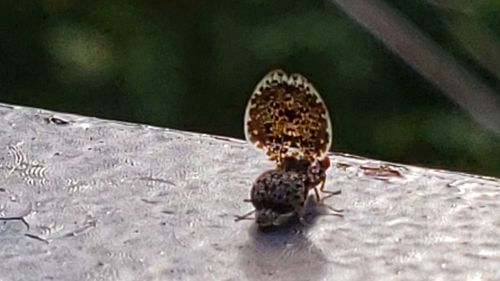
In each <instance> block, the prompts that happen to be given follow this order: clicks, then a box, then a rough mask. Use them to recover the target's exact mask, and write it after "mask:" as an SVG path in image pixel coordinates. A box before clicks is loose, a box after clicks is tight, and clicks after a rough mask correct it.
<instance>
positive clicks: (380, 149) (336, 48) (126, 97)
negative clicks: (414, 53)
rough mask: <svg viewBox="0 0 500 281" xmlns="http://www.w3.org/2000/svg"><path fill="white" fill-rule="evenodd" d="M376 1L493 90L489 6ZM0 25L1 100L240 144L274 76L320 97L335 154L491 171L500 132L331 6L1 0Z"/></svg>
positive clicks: (496, 30)
mask: <svg viewBox="0 0 500 281" xmlns="http://www.w3.org/2000/svg"><path fill="white" fill-rule="evenodd" d="M385 2H386V3H387V4H388V5H390V7H392V8H393V9H395V10H397V11H398V12H399V13H400V14H401V15H403V16H404V17H405V18H406V19H408V20H410V21H411V22H413V23H414V24H415V25H416V26H417V27H418V28H419V29H420V30H421V31H422V32H423V33H424V34H425V35H426V36H428V37H429V38H430V39H431V40H433V41H434V42H436V43H437V44H439V46H441V47H442V48H443V49H444V50H445V51H446V52H448V53H449V54H451V55H452V56H453V57H454V58H455V59H456V60H458V62H459V63H460V64H462V65H463V66H464V67H465V68H466V69H467V70H468V71H470V72H471V73H472V74H473V75H475V76H477V78H478V79H480V81H481V82H482V83H484V84H485V85H487V86H488V87H490V88H491V89H493V91H494V93H495V94H496V95H497V96H498V95H499V93H500V81H499V75H498V73H496V72H495V67H496V70H498V66H495V65H493V70H492V68H491V67H488V65H485V64H484V62H481V60H480V59H478V58H480V57H481V56H482V57H483V58H484V57H488V56H489V55H491V56H494V55H495V54H496V55H498V52H500V49H497V50H495V49H494V47H498V46H500V45H499V44H500V1H498V0H476V1H461V0H454V1H446V0H442V1H438V0H432V1H431V0H427V1H425V0H391V1H385ZM0 29H1V39H0V56H1V58H0V102H6V103H12V104H19V105H28V106H35V107H42V108H47V109H52V110H57V111H64V112H73V113H79V114H84V115H90V116H98V117H103V118H109V119H118V120H126V121H132V122H140V123H147V124H152V125H158V126H163V127H169V128H176V129H181V130H189V131H196V132H204V133H211V134H218V135H224V136H232V137H237V138H243V130H242V122H243V113H244V109H245V105H246V102H247V99H248V98H249V96H250V94H251V92H252V90H253V87H254V86H255V84H256V83H257V82H258V81H259V79H260V78H261V77H262V76H263V75H264V74H265V73H266V72H267V71H269V70H271V69H273V68H282V69H284V70H286V71H287V72H299V73H302V74H304V75H305V76H306V77H308V78H309V80H311V81H312V82H313V83H314V85H315V86H316V88H317V89H318V91H319V92H320V94H321V95H322V96H323V98H324V99H325V101H326V102H327V104H328V106H329V109H330V112H331V115H332V119H333V120H332V121H333V125H334V146H333V150H334V151H340V152H347V153H353V154H358V155H364V156H367V157H373V158H377V159H381V160H389V161H396V162H402V163H408V164H417V165H422V166H427V167H440V168H446V169H454V170H462V171H467V172H473V173H479V174H486V175H493V176H497V177H498V176H500V157H499V156H500V137H499V136H498V135H495V134H494V133H492V132H491V131H488V130H486V129H485V128H483V127H482V126H481V125H480V124H478V123H477V122H476V121H475V120H473V119H472V118H471V117H470V116H469V115H468V114H467V113H466V112H465V111H464V110H463V109H462V108H460V107H459V106H457V105H456V104H455V103H454V102H453V101H452V100H450V99H449V98H448V97H447V96H445V95H443V93H441V92H440V90H439V89H438V88H436V87H435V86H434V85H433V84H432V83H430V82H429V81H426V80H425V79H424V78H422V76H420V75H419V74H418V73H417V72H415V71H414V70H413V69H412V67H411V66H409V65H407V64H405V63H404V61H403V60H401V59H400V58H399V57H398V56H397V55H395V54H393V53H392V52H391V51H390V50H388V49H387V48H386V47H385V45H384V44H383V43H382V42H381V41H380V40H378V39H377V38H376V37H374V36H373V35H372V34H371V33H369V32H368V31H367V30H366V29H364V28H363V27H362V26H361V25H359V24H358V23H357V22H356V21H354V20H353V19H352V18H350V17H348V16H347V15H346V14H345V13H344V11H342V10H341V9H340V8H339V7H338V6H336V5H335V4H334V3H332V2H330V1H312V0H301V1H298V0H297V1H282V0H277V1H264V0H254V1H230V0H224V1H223V0H211V1H202V0H200V1H194V0H186V1H153V0H142V1H131V0H130V1H126V0H123V1H122V0H120V1H118V0H108V1H77V0H39V1H27V0H26V1H25V0H2V1H0ZM477 30H479V31H480V33H478V32H477ZM495 52H496V53H495Z"/></svg>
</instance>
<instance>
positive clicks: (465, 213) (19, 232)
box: [0, 105, 500, 281]
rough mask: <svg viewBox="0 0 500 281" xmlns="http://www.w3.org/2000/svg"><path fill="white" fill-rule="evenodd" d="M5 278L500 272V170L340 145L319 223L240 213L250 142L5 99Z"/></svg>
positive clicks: (0, 242) (453, 276)
mask: <svg viewBox="0 0 500 281" xmlns="http://www.w3.org/2000/svg"><path fill="white" fill-rule="evenodd" d="M0 116H1V118H0V179H1V180H0V218H1V220H0V280H1V281H6V280H9V281H10V280H500V219H499V218H500V217H499V215H500V181H499V180H498V179H493V178H484V177H479V176H474V175H467V174H460V173H454V172H448V171H439V170H431V169H423V168H417V167H410V166H404V165H395V164H387V163H383V162H379V161H374V160H370V159H365V158H360V157H355V156H349V155H341V154H332V155H331V160H332V163H333V167H332V168H331V169H330V170H329V172H328V179H327V185H326V186H327V188H328V189H330V190H335V189H339V188H340V189H342V194H341V195H340V196H336V197H333V198H331V199H329V201H327V202H328V204H330V205H332V206H334V207H339V208H343V209H344V213H345V214H344V215H345V216H344V217H343V218H339V217H335V216H328V215H326V214H325V212H323V211H322V210H323V209H324V208H321V206H318V205H315V204H313V203H311V204H310V207H309V208H308V210H309V211H310V214H309V216H308V219H309V221H310V225H309V226H302V225H300V224H298V223H296V222H292V223H290V224H288V225H286V226H284V227H282V228H279V229H276V230H274V231H270V232H262V231H259V230H258V229H257V228H256V227H255V224H254V223H253V221H242V222H237V223H236V222H234V218H233V215H235V214H243V213H245V212H246V211H248V210H250V209H251V205H250V204H248V203H244V202H243V199H245V198H248V196H249V192H250V187H251V184H252V182H253V180H254V179H255V178H256V177H257V176H258V175H259V174H260V173H261V172H263V171H265V170H266V169H269V168H271V167H272V163H269V162H268V161H267V160H266V159H265V157H264V155H263V154H262V153H260V152H259V151H256V150H254V149H253V148H252V146H251V145H249V144H246V143H245V142H244V141H240V140H234V139H227V138H221V137H215V136H208V135H200V134H195V133H187V132H180V131H175V130H168V129H162V128H155V127H149V126H143V125H137V124H126V123H120V122H114V121H104V120H100V119H96V118H88V117H81V116H76V115H69V114H60V113H54V112H49V111H45V110H38V109H32V108H25V107H16V106H9V105H0Z"/></svg>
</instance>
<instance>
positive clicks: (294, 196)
mask: <svg viewBox="0 0 500 281" xmlns="http://www.w3.org/2000/svg"><path fill="white" fill-rule="evenodd" d="M244 127H245V136H246V139H247V140H248V141H249V142H251V143H253V144H254V145H255V146H256V147H258V148H260V149H262V150H264V151H265V153H266V154H267V156H268V158H269V159H270V160H272V161H275V163H276V169H273V170H269V171H267V172H264V173H263V174H262V175H260V176H259V177H258V178H257V180H256V181H255V183H254V185H253V186H252V190H251V199H250V201H251V202H252V204H253V205H254V207H255V211H252V212H250V213H248V214H246V215H244V216H241V217H239V219H243V218H246V217H247V216H249V215H251V214H252V213H253V212H255V214H256V222H257V224H258V225H259V226H270V225H279V224H281V223H282V222H283V221H285V220H286V218H288V217H290V216H291V215H293V214H297V215H298V217H299V219H301V220H302V219H303V217H304V205H305V202H306V200H307V197H308V194H309V191H310V190H311V189H313V190H314V191H315V194H316V199H317V200H318V201H320V197H319V193H318V191H317V186H318V185H320V184H321V188H320V190H321V191H322V192H326V193H329V194H330V196H331V195H334V194H338V193H340V191H338V192H329V191H326V190H324V183H325V179H326V170H327V169H328V168H329V166H330V161H329V158H328V157H327V156H326V152H327V151H328V150H329V148H330V145H331V140H332V127H331V122H330V117H329V115H328V110H327V108H326V105H325V103H324V102H323V100H322V99H321V97H320V96H319V94H318V92H317V91H316V90H315V88H314V87H313V85H312V84H311V83H309V82H308V81H307V79H306V78H304V77H303V76H302V75H300V74H291V75H287V74H286V73H285V72H284V71H282V70H274V71H271V72H269V73H268V74H267V75H266V76H264V78H262V80H261V81H260V82H259V83H258V84H257V87H256V88H255V90H254V92H253V94H252V96H251V97H250V100H249V102H248V105H247V109H246V112H245V124H244ZM328 197H329V196H328ZM332 209H333V208H332ZM333 210H335V209H333ZM335 211H339V210H335Z"/></svg>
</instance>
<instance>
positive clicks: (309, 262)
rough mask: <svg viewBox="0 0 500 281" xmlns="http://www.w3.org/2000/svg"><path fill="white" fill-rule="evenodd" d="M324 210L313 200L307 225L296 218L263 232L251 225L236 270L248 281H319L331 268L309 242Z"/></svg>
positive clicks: (310, 200) (325, 213)
mask: <svg viewBox="0 0 500 281" xmlns="http://www.w3.org/2000/svg"><path fill="white" fill-rule="evenodd" d="M323 215H328V211H327V208H326V207H325V206H323V205H322V204H320V203H317V202H316V201H315V200H314V199H313V198H312V196H310V198H309V200H308V201H307V204H306V215H305V217H304V219H305V220H306V223H303V222H300V221H299V219H298V218H297V217H296V216H293V217H291V218H290V219H289V220H288V221H287V222H286V223H283V224H281V225H277V226H271V227H266V228H262V227H259V226H258V225H257V224H253V225H252V226H251V227H250V228H249V229H248V234H249V235H248V237H249V238H248V241H247V243H245V244H244V245H243V246H242V247H241V250H240V253H239V258H238V260H239V266H240V268H241V270H242V271H243V272H244V273H245V275H246V276H247V278H248V279H249V280H273V281H275V280H322V279H324V277H325V275H326V273H327V271H328V268H329V267H331V263H329V261H328V259H327V258H326V257H325V255H324V254H323V251H322V250H321V249H320V248H318V247H317V246H316V245H315V244H314V243H313V242H312V241H311V240H310V238H309V236H310V234H309V233H310V231H311V233H312V229H311V228H312V227H313V226H314V224H315V223H316V221H317V220H318V218H319V217H321V216H323Z"/></svg>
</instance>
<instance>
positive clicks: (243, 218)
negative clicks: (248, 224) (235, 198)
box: [234, 209, 255, 222]
mask: <svg viewBox="0 0 500 281" xmlns="http://www.w3.org/2000/svg"><path fill="white" fill-rule="evenodd" d="M254 213H255V209H254V210H252V211H250V212H248V213H246V214H244V215H241V216H239V215H235V217H236V218H235V219H234V221H236V222H237V221H241V220H250V218H248V217H249V216H251V215H253V214H254Z"/></svg>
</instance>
